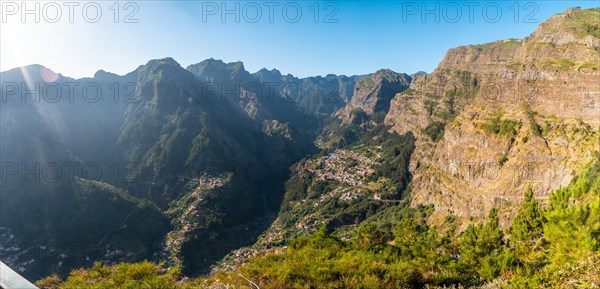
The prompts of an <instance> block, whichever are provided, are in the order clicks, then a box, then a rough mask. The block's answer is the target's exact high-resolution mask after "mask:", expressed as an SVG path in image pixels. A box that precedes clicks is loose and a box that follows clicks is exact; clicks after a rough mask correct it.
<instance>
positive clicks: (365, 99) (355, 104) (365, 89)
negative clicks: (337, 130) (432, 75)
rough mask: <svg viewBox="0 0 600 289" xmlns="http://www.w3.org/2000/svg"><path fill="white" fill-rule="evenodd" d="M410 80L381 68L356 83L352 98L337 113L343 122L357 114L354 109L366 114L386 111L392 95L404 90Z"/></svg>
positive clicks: (405, 75)
mask: <svg viewBox="0 0 600 289" xmlns="http://www.w3.org/2000/svg"><path fill="white" fill-rule="evenodd" d="M411 80H412V78H411V77H410V76H409V75H407V74H404V73H397V72H394V71H391V70H389V69H381V70H379V71H377V72H375V73H373V74H371V75H368V76H367V77H365V78H363V79H361V80H359V81H358V82H357V83H356V86H355V87H354V95H353V96H352V100H351V101H350V102H349V103H348V105H346V107H345V108H344V109H343V110H341V111H340V112H339V115H340V116H341V117H342V119H343V120H344V122H346V123H352V122H354V118H355V117H356V115H357V113H356V111H362V112H364V114H366V116H373V115H374V114H376V113H378V112H382V113H386V112H387V111H388V110H389V109H390V101H391V100H392V98H393V97H394V95H396V93H399V92H402V91H404V90H406V89H407V88H408V86H409V85H410V82H411ZM361 114H362V113H361Z"/></svg>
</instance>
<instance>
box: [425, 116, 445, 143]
mask: <svg viewBox="0 0 600 289" xmlns="http://www.w3.org/2000/svg"><path fill="white" fill-rule="evenodd" d="M444 129H445V126H444V124H443V123H441V122H439V121H434V122H432V123H430V124H429V125H427V127H426V128H424V129H423V133H424V134H426V135H428V136H429V138H431V141H433V142H438V141H439V140H441V139H442V137H443V136H444Z"/></svg>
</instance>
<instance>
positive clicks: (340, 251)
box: [38, 153, 600, 289]
mask: <svg viewBox="0 0 600 289" xmlns="http://www.w3.org/2000/svg"><path fill="white" fill-rule="evenodd" d="M427 212H428V210H427V208H423V207H421V208H416V209H410V208H408V207H406V209H404V213H403V214H402V216H401V217H400V219H399V220H398V221H397V222H396V224H395V225H394V226H393V227H387V226H383V225H376V224H375V223H371V222H369V223H363V224H362V225H361V226H360V227H358V228H357V229H356V230H355V233H354V237H352V238H350V239H348V240H342V239H339V238H337V237H335V236H334V235H332V234H330V233H329V232H328V231H327V229H326V228H325V227H322V228H321V230H320V231H318V232H317V233H315V234H312V235H309V236H303V237H299V238H297V239H294V240H293V241H291V242H290V243H289V245H288V248H287V249H285V250H275V251H271V252H266V253H264V254H261V255H259V256H256V257H253V258H252V259H250V261H248V262H247V263H246V264H245V265H242V266H239V268H238V269H237V271H219V272H218V273H216V274H214V275H212V276H210V277H207V278H203V279H196V280H193V281H192V280H178V273H177V270H169V271H166V272H164V273H159V267H157V266H153V265H151V264H149V263H147V262H144V263H140V264H131V265H126V264H119V265H116V266H113V267H106V266H101V265H96V266H94V267H93V268H92V269H89V270H76V271H73V272H72V273H71V276H69V277H68V278H67V280H66V281H64V282H61V281H60V279H59V278H58V277H56V276H51V277H49V278H47V279H45V280H42V281H40V282H38V285H44V286H42V287H43V288H108V287H114V288H117V287H118V288H139V287H135V286H136V284H143V283H147V284H148V285H149V286H151V288H207V286H210V285H217V284H230V285H233V286H235V287H234V288H255V287H253V285H250V283H249V280H251V282H253V283H255V284H257V285H258V286H259V287H260V288H267V289H269V288H422V287H423V286H425V285H427V284H429V285H434V286H447V285H452V284H463V285H469V286H474V285H484V284H486V283H488V282H492V283H499V284H503V286H502V288H567V287H568V288H571V287H572V286H573V285H574V284H577V286H578V288H594V286H598V285H600V269H599V268H598V266H597V264H598V262H599V261H600V236H599V234H598V232H599V231H600V154H599V153H596V156H595V161H594V162H593V164H592V165H590V166H589V167H588V168H587V169H585V170H584V171H583V172H582V173H581V174H579V175H578V176H577V177H575V178H574V180H573V181H572V183H571V184H570V185H569V186H568V187H566V188H561V189H558V190H557V191H556V192H554V193H553V194H552V195H551V196H550V204H549V206H548V207H546V208H542V207H540V205H539V203H538V202H537V200H536V199H535V198H534V195H533V191H532V190H531V189H528V190H527V191H526V192H525V197H524V199H523V201H522V203H521V206H520V208H519V211H518V214H517V216H516V217H515V219H514V220H513V223H512V226H511V227H510V229H509V230H508V237H507V238H506V237H505V236H504V234H503V232H502V231H501V230H500V228H499V224H498V216H497V211H496V210H495V209H493V210H491V211H490V214H489V216H488V218H487V220H485V221H484V222H481V223H479V224H472V225H470V226H469V227H468V228H467V229H466V230H465V231H463V232H462V233H460V234H456V233H455V231H454V229H451V230H449V231H447V232H446V233H444V234H440V233H439V232H438V231H437V230H436V228H433V227H430V226H429V225H428V224H427V223H426V221H425V219H426V217H427ZM451 221H452V218H449V219H448V222H451ZM506 240H508V241H506ZM593 264H596V265H593ZM115 286H116V287H115ZM127 286H129V287H127ZM132 286H133V287H132Z"/></svg>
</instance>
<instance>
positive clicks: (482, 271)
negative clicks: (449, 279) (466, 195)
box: [459, 208, 503, 279]
mask: <svg viewBox="0 0 600 289" xmlns="http://www.w3.org/2000/svg"><path fill="white" fill-rule="evenodd" d="M502 238H503V234H502V231H500V226H499V224H498V210H497V209H495V208H494V209H491V210H490V213H489V215H488V221H487V222H486V223H484V224H479V225H469V227H468V228H467V230H465V231H464V232H463V233H462V234H461V236H460V239H459V245H460V249H461V250H460V252H461V259H460V263H461V265H462V266H463V268H464V270H465V271H467V272H469V273H474V272H475V273H477V274H479V275H480V276H481V277H483V278H486V279H492V278H494V277H496V276H498V274H499V273H500V269H501V268H500V266H499V265H498V257H499V256H500V254H501V253H502V245H503V241H502Z"/></svg>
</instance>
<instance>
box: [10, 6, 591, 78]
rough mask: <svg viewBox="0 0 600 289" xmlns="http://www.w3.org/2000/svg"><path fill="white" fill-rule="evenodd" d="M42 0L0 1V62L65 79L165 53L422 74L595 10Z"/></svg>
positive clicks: (324, 69) (303, 70)
mask: <svg viewBox="0 0 600 289" xmlns="http://www.w3.org/2000/svg"><path fill="white" fill-rule="evenodd" d="M7 3H8V4H7ZM48 3H50V2H41V3H39V8H38V7H36V6H35V4H34V3H31V2H27V3H26V4H23V2H21V1H12V2H11V1H3V2H2V7H1V8H2V10H1V11H0V40H1V41H0V70H2V71H5V70H7V69H11V68H14V67H18V66H22V65H27V64H33V63H38V64H42V65H45V66H47V67H49V68H51V69H53V70H55V71H56V72H60V73H62V74H63V75H67V76H71V77H85V76H92V75H93V74H94V72H95V71H97V70H99V69H104V70H106V71H111V72H115V73H118V74H124V73H127V72H129V71H132V70H134V69H135V68H136V67H137V66H138V65H141V64H144V63H146V62H147V61H148V60H149V59H154V58H163V57H167V56H169V57H173V58H174V59H175V60H177V61H178V62H179V63H180V64H181V65H182V66H184V67H186V66H187V65H189V64H193V63H197V62H200V61H202V60H204V59H206V58H211V57H212V58H216V59H222V60H224V61H226V62H231V61H238V60H239V61H243V62H244V65H245V67H246V69H248V70H249V71H251V72H254V71H257V70H259V69H261V68H263V67H265V68H269V69H271V68H277V69H279V70H280V71H282V72H283V73H291V74H294V75H296V76H300V77H305V76H313V75H325V74H328V73H334V74H347V75H352V74H365V73H370V72H374V71H376V70H377V69H380V68H390V69H392V70H395V71H399V72H407V73H413V72H416V71H419V70H424V71H427V72H430V71H432V70H433V69H434V68H435V67H436V66H437V64H438V62H439V61H440V60H441V59H442V58H443V56H444V54H445V53H446V51H447V50H448V49H449V48H452V47H456V46H460V45H465V44H478V43H485V42H491V41H495V40H498V39H506V38H522V37H525V36H527V35H529V34H530V33H531V32H533V31H534V30H535V28H536V27H537V26H538V25H539V23H540V22H542V21H543V20H545V19H547V18H548V17H550V16H551V15H553V14H556V13H559V12H562V11H564V10H565V9H566V8H568V7H573V6H581V7H582V8H590V7H598V1H538V2H530V1H506V0H505V1H226V2H225V1H169V2H168V1H129V2H127V1H124V2H118V5H117V4H115V2H114V1H96V2H94V3H96V4H94V5H87V6H85V5H86V2H79V3H78V4H79V5H76V6H65V2H51V3H56V5H54V4H53V5H50V6H48ZM128 3H129V4H128ZM23 5H26V6H25V7H23ZM27 5H28V6H27ZM223 5H224V6H223ZM84 7H85V9H84ZM24 9H29V10H33V11H35V12H30V13H29V14H25V15H23V10H24ZM70 9H72V10H70ZM84 10H85V11H84ZM226 10H228V11H226ZM71 11H72V12H73V13H72V14H71V13H70V12H71ZM117 11H118V13H116V12H117ZM317 11H318V13H317ZM84 12H85V13H84ZM97 12H100V13H97ZM36 13H37V15H35V14H36ZM59 14H60V15H59ZM128 15H129V17H128ZM36 16H37V17H39V19H35V17H36ZM69 16H71V19H69ZM236 17H237V18H238V19H237V20H236ZM436 18H437V19H436ZM36 20H37V22H36ZM52 22H55V23H52ZM125 22H133V23H125Z"/></svg>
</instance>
